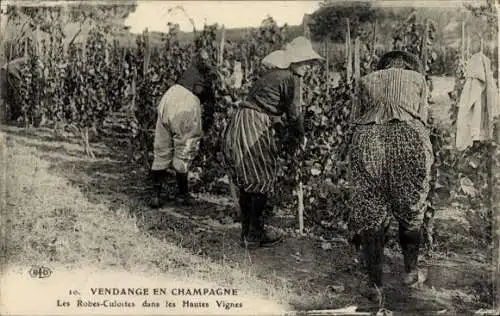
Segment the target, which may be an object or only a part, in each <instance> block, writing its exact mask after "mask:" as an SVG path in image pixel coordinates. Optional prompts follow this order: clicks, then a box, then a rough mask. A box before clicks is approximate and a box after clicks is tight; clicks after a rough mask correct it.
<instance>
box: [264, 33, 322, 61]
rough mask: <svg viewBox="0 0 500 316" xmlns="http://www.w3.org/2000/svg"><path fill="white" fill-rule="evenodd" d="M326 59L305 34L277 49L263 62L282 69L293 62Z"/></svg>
mask: <svg viewBox="0 0 500 316" xmlns="http://www.w3.org/2000/svg"><path fill="white" fill-rule="evenodd" d="M320 60H324V58H323V57H321V56H320V55H319V54H318V53H316V52H315V51H314V49H313V47H312V44H311V41H309V40H308V39H307V38H305V37H303V36H299V37H297V38H295V39H294V40H293V41H291V42H290V43H288V44H287V45H286V46H285V49H283V50H276V51H273V52H272V53H270V54H269V55H267V56H266V57H264V59H262V64H264V65H266V66H269V67H276V68H281V69H286V68H288V67H289V66H290V65H291V64H292V63H300V62H309V61H320Z"/></svg>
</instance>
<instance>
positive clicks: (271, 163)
mask: <svg viewBox="0 0 500 316" xmlns="http://www.w3.org/2000/svg"><path fill="white" fill-rule="evenodd" d="M322 59H323V58H322V57H321V56H319V55H318V54H317V53H316V52H315V51H314V50H313V48H312V45H311V42H310V41H309V40H307V39H306V38H304V37H298V38H296V39H294V40H293V41H292V42H291V43H289V44H288V45H287V46H286V47H285V49H284V50H280V51H275V52H273V53H271V54H269V55H268V56H266V57H265V58H264V59H263V60H262V63H263V64H265V65H268V66H271V67H272V68H273V69H271V70H270V71H268V72H267V73H265V74H264V75H263V76H262V77H261V78H259V79H258V80H257V81H256V82H255V83H254V84H253V86H252V87H251V89H250V91H249V94H248V96H247V98H246V100H244V101H243V102H242V105H241V107H240V108H239V109H238V110H237V111H236V113H235V114H234V115H233V117H232V118H231V120H230V122H229V124H228V127H227V129H226V132H225V135H224V141H223V147H224V148H223V151H224V156H225V161H226V165H227V167H228V172H229V174H230V176H231V178H232V180H233V181H234V183H235V184H236V185H237V186H238V187H239V190H240V198H239V204H240V208H241V213H242V233H241V240H242V245H243V246H245V247H247V248H255V247H266V246H271V245H274V244H276V243H278V242H279V241H281V237H279V236H277V235H273V234H272V233H271V232H269V231H266V230H265V229H264V222H263V218H262V216H263V211H264V208H265V206H266V203H267V197H268V194H269V193H270V192H272V191H273V190H274V185H275V182H276V172H277V155H278V149H277V145H276V140H275V135H276V132H275V130H274V127H273V124H272V122H273V117H280V116H282V115H283V114H285V115H286V117H287V123H288V124H287V125H288V127H289V128H290V130H291V132H292V133H291V134H292V135H294V137H293V138H294V140H295V144H294V145H293V146H288V149H289V150H293V149H294V148H295V147H296V146H297V145H298V144H300V141H301V140H303V139H304V126H303V118H302V114H301V113H300V108H299V104H298V103H299V98H298V95H299V91H300V90H299V89H300V80H299V79H300V77H301V76H303V75H304V73H305V71H306V69H307V66H308V65H309V64H311V63H312V62H314V61H318V60H322Z"/></svg>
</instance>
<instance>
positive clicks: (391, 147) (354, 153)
mask: <svg viewBox="0 0 500 316" xmlns="http://www.w3.org/2000/svg"><path fill="white" fill-rule="evenodd" d="M349 155H350V176H351V179H350V182H351V188H352V191H351V197H350V201H349V205H350V215H351V216H350V228H351V231H352V232H353V233H360V232H361V231H368V230H371V229H379V228H380V227H381V226H383V225H384V224H387V223H388V221H389V220H390V217H391V216H394V217H395V218H396V219H397V220H398V221H399V222H400V223H401V224H402V225H404V226H405V227H407V228H408V229H414V228H419V227H421V225H422V224H423V218H424V214H425V210H426V207H427V195H428V192H429V182H430V170H431V165H432V162H433V159H434V158H433V154H432V145H431V142H430V135H429V131H428V129H427V128H426V127H425V126H424V125H423V124H422V123H421V122H420V121H416V120H415V121H406V122H403V121H391V122H388V123H385V124H371V125H359V126H357V127H356V129H355V131H354V134H353V140H352V143H351V146H350V149H349Z"/></svg>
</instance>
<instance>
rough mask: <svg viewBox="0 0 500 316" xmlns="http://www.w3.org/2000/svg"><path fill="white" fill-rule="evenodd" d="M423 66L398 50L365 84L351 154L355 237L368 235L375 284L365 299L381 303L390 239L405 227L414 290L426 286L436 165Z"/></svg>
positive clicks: (408, 278) (366, 249) (366, 251)
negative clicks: (394, 225) (423, 261)
mask: <svg viewBox="0 0 500 316" xmlns="http://www.w3.org/2000/svg"><path fill="white" fill-rule="evenodd" d="M421 72H422V65H421V63H420V61H419V60H418V58H417V57H416V56H414V55H412V54H410V53H407V52H402V51H392V52H389V53H387V54H385V55H384V56H382V57H381V59H380V61H379V64H378V69H377V70H376V71H374V72H372V73H370V74H368V75H366V76H364V77H362V78H361V80H360V95H359V97H360V102H359V104H357V106H356V107H357V108H356V109H355V112H354V117H355V120H354V134H353V138H352V142H351V144H350V148H349V156H350V174H351V176H352V178H351V179H350V182H351V188H352V192H351V196H350V201H349V205H350V223H349V225H350V231H351V232H353V233H356V234H359V236H361V244H362V254H363V256H362V257H363V262H364V264H365V265H366V268H367V272H368V276H369V284H367V286H366V287H364V288H363V290H362V292H363V294H365V295H366V296H368V297H369V298H370V299H374V300H378V299H380V293H382V292H381V291H380V290H381V289H382V272H383V268H382V267H383V256H384V243H385V240H386V238H385V232H386V231H387V230H388V227H389V224H390V222H391V219H392V218H395V219H396V220H397V221H398V223H399V242H400V245H401V249H402V252H403V257H404V266H405V276H404V278H403V282H404V283H405V284H406V285H408V286H412V285H416V284H420V283H421V282H423V281H424V279H425V274H423V273H419V272H421V271H419V270H418V264H417V263H418V256H419V249H420V245H421V242H422V231H423V228H424V217H425V216H426V212H427V210H428V206H427V202H426V201H427V195H428V193H429V186H430V176H431V174H430V172H431V165H432V163H433V159H434V156H433V152H432V145H431V142H430V131H429V128H428V126H427V117H428V103H427V86H426V80H425V77H424V76H423V75H422V74H421Z"/></svg>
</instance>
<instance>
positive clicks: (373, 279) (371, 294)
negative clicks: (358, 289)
mask: <svg viewBox="0 0 500 316" xmlns="http://www.w3.org/2000/svg"><path fill="white" fill-rule="evenodd" d="M384 235H385V234H384V231H383V229H382V228H381V229H373V230H370V231H366V232H363V233H362V237H361V238H362V247H361V249H362V250H361V251H362V254H363V262H364V263H365V266H366V271H367V273H368V284H366V286H365V287H364V288H363V289H362V293H361V294H363V295H364V296H365V297H367V298H368V299H370V300H372V301H377V300H380V299H381V293H382V292H381V291H382V274H383V264H384V240H385V236H384Z"/></svg>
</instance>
